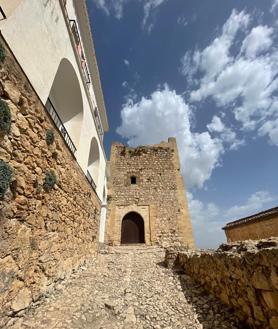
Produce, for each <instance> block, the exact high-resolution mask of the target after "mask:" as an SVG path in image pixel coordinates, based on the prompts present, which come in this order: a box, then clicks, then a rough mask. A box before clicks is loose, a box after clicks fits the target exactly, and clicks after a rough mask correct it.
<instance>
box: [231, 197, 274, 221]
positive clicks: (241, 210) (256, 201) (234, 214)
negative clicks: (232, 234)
mask: <svg viewBox="0 0 278 329" xmlns="http://www.w3.org/2000/svg"><path fill="white" fill-rule="evenodd" d="M275 200H277V197H274V196H272V195H270V193H268V192H266V191H259V192H256V193H254V194H252V195H251V196H250V197H249V198H248V200H247V201H246V203H244V204H242V205H240V206H233V207H231V208H230V209H228V210H227V211H226V212H225V216H226V218H227V220H228V221H230V220H237V219H239V218H241V217H246V216H249V215H252V214H254V213H255V212H258V211H260V210H263V207H264V206H265V205H266V204H269V203H271V202H273V201H275Z"/></svg>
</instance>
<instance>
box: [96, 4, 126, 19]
mask: <svg viewBox="0 0 278 329" xmlns="http://www.w3.org/2000/svg"><path fill="white" fill-rule="evenodd" d="M128 1H129V0H94V3H95V4H96V6H97V7H98V8H100V9H102V10H103V11H104V12H105V14H106V15H110V14H111V13H112V14H113V15H114V16H115V17H116V18H117V19H121V18H122V16H123V9H124V5H125V4H126V3H127V2H128Z"/></svg>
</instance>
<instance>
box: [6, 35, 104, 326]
mask: <svg viewBox="0 0 278 329" xmlns="http://www.w3.org/2000/svg"><path fill="white" fill-rule="evenodd" d="M1 44H2V45H5V43H4V41H3V40H1ZM4 47H5V54H6V56H5V60H4V62H3V63H2V64H0V79H1V80H0V96H1V98H2V99H3V100H4V101H5V102H6V103H7V104H8V106H9V108H10V111H11V121H12V123H11V129H10V132H9V133H8V134H4V135H1V136H0V158H1V159H2V160H3V161H5V162H6V163H7V164H9V166H10V167H11V168H12V171H13V179H12V181H11V184H10V188H9V189H8V190H7V192H6V194H5V196H4V198H2V199H1V200H0V327H3V326H5V324H6V322H7V321H8V319H9V317H10V316H14V315H16V314H18V313H19V312H21V311H22V310H24V309H26V308H27V307H28V306H29V305H30V304H31V303H32V302H35V301H37V300H38V299H39V298H40V297H41V296H42V295H44V294H45V293H47V292H49V291H50V290H51V289H52V288H53V287H54V285H55V282H57V281H59V280H61V279H63V278H65V277H66V276H68V275H69V274H70V273H71V272H72V271H73V269H76V268H78V267H79V266H80V265H81V264H82V263H83V262H84V261H85V260H86V259H89V258H90V257H93V256H94V254H95V251H96V240H97V238H96V237H97V234H98V226H99V212H100V201H99V199H98V197H97V195H96V193H95V192H94V190H93V189H92V188H91V186H90V184H89V183H88V181H87V180H86V178H85V175H84V174H83V172H82V171H81V169H80V167H79V166H78V164H77V162H76V161H75V160H74V158H73V156H72V154H71V153H70V151H69V150H68V148H67V146H66V144H65V143H64V141H63V139H62V137H61V135H60V133H59V132H58V130H56V128H55V126H54V125H53V123H52V121H51V119H50V118H49V117H48V115H47V113H46V110H45V108H44V106H43V104H42V103H41V102H40V100H39V99H38V97H37V95H36V93H35V92H34V90H33V89H32V87H31V85H30V84H29V82H28V80H27V79H26V77H25V75H24V73H23V72H22V70H21V68H20V67H19V65H18V63H17V62H16V60H15V58H14V57H13V55H12V54H11V53H10V51H9V49H7V47H6V46H4ZM48 60H51V59H48ZM48 129H53V131H54V137H55V139H54V143H53V144H52V145H47V142H46V132H47V130H48ZM49 171H53V172H54V173H55V174H56V176H57V178H58V182H57V184H56V185H55V186H54V188H53V189H52V190H51V191H49V192H46V191H45V190H44V188H43V183H44V180H45V174H46V173H47V172H49Z"/></svg>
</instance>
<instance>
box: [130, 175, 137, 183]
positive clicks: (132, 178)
mask: <svg viewBox="0 0 278 329" xmlns="http://www.w3.org/2000/svg"><path fill="white" fill-rule="evenodd" d="M130 184H136V177H135V176H131V177H130Z"/></svg>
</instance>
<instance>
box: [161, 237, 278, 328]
mask: <svg viewBox="0 0 278 329" xmlns="http://www.w3.org/2000/svg"><path fill="white" fill-rule="evenodd" d="M166 263H167V264H170V265H171V264H174V265H177V266H180V267H182V268H183V269H184V271H185V273H186V274H188V275H189V276H191V277H192V278H193V279H194V280H196V281H197V282H199V283H201V284H202V285H203V286H204V288H205V289H206V290H207V291H209V292H210V293H212V294H213V295H215V296H216V297H218V298H220V299H221V300H222V302H223V303H225V304H226V305H228V306H230V307H232V308H233V309H235V311H236V314H237V316H238V317H239V318H240V319H241V320H243V321H245V322H246V323H247V324H248V325H249V326H250V327H251V328H257V329H277V328H278V238H272V239H268V240H261V241H253V242H251V241H245V242H241V243H237V244H230V245H222V246H220V248H219V249H218V250H217V251H215V252H213V251H211V252H209V251H202V252H201V251H200V252H188V251H180V250H177V251H176V252H175V251H173V250H172V251H171V250H169V251H168V252H167V253H166Z"/></svg>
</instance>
